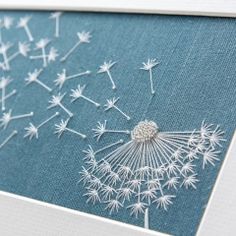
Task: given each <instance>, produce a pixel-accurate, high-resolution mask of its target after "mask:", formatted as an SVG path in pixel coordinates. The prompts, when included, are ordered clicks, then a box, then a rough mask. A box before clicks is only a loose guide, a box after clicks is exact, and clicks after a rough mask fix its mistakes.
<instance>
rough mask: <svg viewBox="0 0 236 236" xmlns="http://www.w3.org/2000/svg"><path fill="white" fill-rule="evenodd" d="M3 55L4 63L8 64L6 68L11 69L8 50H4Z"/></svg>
mask: <svg viewBox="0 0 236 236" xmlns="http://www.w3.org/2000/svg"><path fill="white" fill-rule="evenodd" d="M2 56H3V60H4V64H5V66H6V70H10V65H9V61H8V58H7V54H6V52H3V53H2Z"/></svg>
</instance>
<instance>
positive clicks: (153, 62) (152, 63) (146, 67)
mask: <svg viewBox="0 0 236 236" xmlns="http://www.w3.org/2000/svg"><path fill="white" fill-rule="evenodd" d="M158 64H159V62H158V61H157V60H156V59H148V61H147V62H146V63H145V62H143V67H141V68H140V69H141V70H146V71H149V80H150V87H151V93H152V94H154V93H155V90H154V88H153V79H152V68H153V67H155V66H157V65H158Z"/></svg>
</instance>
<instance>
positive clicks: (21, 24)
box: [17, 16, 34, 42]
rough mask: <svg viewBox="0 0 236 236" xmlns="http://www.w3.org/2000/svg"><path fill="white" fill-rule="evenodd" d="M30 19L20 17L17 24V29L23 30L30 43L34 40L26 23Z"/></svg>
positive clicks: (28, 17) (29, 17)
mask: <svg viewBox="0 0 236 236" xmlns="http://www.w3.org/2000/svg"><path fill="white" fill-rule="evenodd" d="M30 19H31V16H25V17H21V18H20V20H19V21H18V23H17V28H23V29H24V30H25V32H26V34H27V37H28V39H29V41H30V42H33V41H34V38H33V36H32V34H31V31H30V29H29V26H28V23H29V21H30Z"/></svg>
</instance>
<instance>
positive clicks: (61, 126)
mask: <svg viewBox="0 0 236 236" xmlns="http://www.w3.org/2000/svg"><path fill="white" fill-rule="evenodd" d="M69 120H70V119H67V120H66V121H64V120H61V122H60V124H55V127H56V131H55V134H58V138H60V137H61V135H62V134H63V133H64V132H65V131H69V132H71V133H73V134H76V135H78V136H80V137H81V138H83V139H84V138H86V135H85V134H82V133H80V132H78V131H75V130H73V129H70V128H67V125H68V122H69Z"/></svg>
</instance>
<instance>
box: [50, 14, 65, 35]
mask: <svg viewBox="0 0 236 236" xmlns="http://www.w3.org/2000/svg"><path fill="white" fill-rule="evenodd" d="M61 15H62V12H60V11H57V12H53V13H51V15H50V17H49V19H55V22H56V24H55V34H54V35H55V37H57V38H58V37H59V30H60V17H61Z"/></svg>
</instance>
